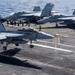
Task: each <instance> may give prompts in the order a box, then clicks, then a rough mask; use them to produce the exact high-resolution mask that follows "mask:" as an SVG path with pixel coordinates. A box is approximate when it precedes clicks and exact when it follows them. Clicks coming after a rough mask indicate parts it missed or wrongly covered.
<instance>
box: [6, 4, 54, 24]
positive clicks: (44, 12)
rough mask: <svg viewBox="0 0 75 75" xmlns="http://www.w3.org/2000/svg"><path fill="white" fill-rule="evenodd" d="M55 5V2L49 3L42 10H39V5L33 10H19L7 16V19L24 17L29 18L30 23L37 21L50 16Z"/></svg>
mask: <svg viewBox="0 0 75 75" xmlns="http://www.w3.org/2000/svg"><path fill="white" fill-rule="evenodd" d="M53 6H54V4H52V3H47V4H46V6H45V7H44V9H43V10H42V11H39V10H40V8H39V7H35V8H34V9H33V12H18V13H15V14H13V15H10V16H8V17H6V19H12V20H17V19H21V20H22V19H23V20H28V21H29V22H30V23H36V22H37V20H38V19H40V18H43V17H46V16H49V15H50V13H51V10H52V8H53Z"/></svg>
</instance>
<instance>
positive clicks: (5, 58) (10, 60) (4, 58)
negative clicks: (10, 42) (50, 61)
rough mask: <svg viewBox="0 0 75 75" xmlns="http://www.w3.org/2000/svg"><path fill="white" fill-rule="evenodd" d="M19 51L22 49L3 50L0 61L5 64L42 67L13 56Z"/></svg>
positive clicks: (34, 67)
mask: <svg viewBox="0 0 75 75" xmlns="http://www.w3.org/2000/svg"><path fill="white" fill-rule="evenodd" d="M19 51H20V50H19V49H17V51H14V50H8V51H5V52H1V53H0V62H1V63H4V64H9V65H14V66H21V67H28V68H33V69H42V68H41V67H38V66H36V65H33V64H31V63H28V62H27V60H25V61H21V60H20V59H18V58H16V57H13V55H15V54H16V53H17V52H19Z"/></svg>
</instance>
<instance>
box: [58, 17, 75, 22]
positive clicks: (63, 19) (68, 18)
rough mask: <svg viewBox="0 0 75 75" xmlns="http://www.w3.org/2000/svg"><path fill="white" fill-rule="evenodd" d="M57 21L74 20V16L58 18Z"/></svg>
mask: <svg viewBox="0 0 75 75" xmlns="http://www.w3.org/2000/svg"><path fill="white" fill-rule="evenodd" d="M58 20H59V21H75V17H64V18H58Z"/></svg>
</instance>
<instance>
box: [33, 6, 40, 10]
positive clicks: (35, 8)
mask: <svg viewBox="0 0 75 75" xmlns="http://www.w3.org/2000/svg"><path fill="white" fill-rule="evenodd" d="M33 11H41V8H40V7H39V6H35V7H34V9H33Z"/></svg>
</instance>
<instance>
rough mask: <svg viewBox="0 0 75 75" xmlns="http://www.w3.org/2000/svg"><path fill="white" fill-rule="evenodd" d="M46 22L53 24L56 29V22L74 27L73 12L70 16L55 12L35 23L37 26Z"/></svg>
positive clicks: (74, 14) (74, 15) (74, 18)
mask: <svg viewBox="0 0 75 75" xmlns="http://www.w3.org/2000/svg"><path fill="white" fill-rule="evenodd" d="M46 22H51V23H52V22H55V23H56V27H58V22H59V23H62V24H66V25H74V24H75V11H74V12H73V14H72V15H70V16H68V15H64V14H61V13H57V12H56V13H54V14H51V15H50V16H48V17H45V18H43V19H41V20H38V21H37V23H39V24H43V23H46Z"/></svg>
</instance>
